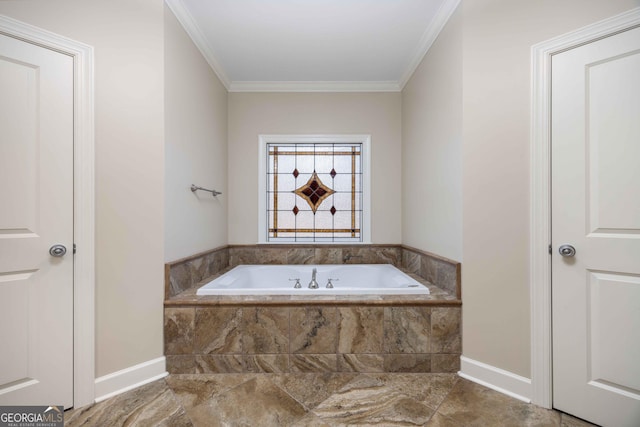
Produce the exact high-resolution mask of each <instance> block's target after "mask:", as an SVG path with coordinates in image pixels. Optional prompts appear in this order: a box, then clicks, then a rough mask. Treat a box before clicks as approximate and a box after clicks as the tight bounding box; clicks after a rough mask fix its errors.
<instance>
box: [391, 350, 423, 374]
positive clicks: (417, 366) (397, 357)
mask: <svg viewBox="0 0 640 427" xmlns="http://www.w3.org/2000/svg"><path fill="white" fill-rule="evenodd" d="M384 371H385V372H415V373H428V372H431V355H430V354H385V355H384Z"/></svg>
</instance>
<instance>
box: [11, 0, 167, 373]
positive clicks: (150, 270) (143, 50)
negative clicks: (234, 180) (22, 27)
mask: <svg viewBox="0 0 640 427" xmlns="http://www.w3.org/2000/svg"><path fill="white" fill-rule="evenodd" d="M0 13H1V14H3V15H7V16H10V17H12V18H15V19H18V20H21V21H23V22H26V23H29V24H32V25H35V26H38V27H41V28H44V29H46V30H50V31H53V32H55V33H58V34H61V35H63V36H66V37H69V38H72V39H74V40H77V41H80V42H83V43H87V44H89V45H92V46H94V48H95V129H96V133H95V143H96V275H97V277H96V376H102V375H105V374H108V373H111V372H114V371H117V370H120V369H123V368H127V367H130V366H132V365H135V364H137V363H141V362H144V361H147V360H150V359H154V358H156V357H160V356H162V352H163V348H162V300H163V268H162V266H163V259H164V258H163V248H164V242H163V236H164V232H163V216H164V215H163V212H164V209H163V208H164V206H163V192H164V172H163V167H164V126H163V120H164V114H163V106H164V90H163V85H164V76H163V69H164V62H163V19H164V18H163V2H162V0H136V1H131V0H94V1H84V0H57V1H50V0H32V1H2V2H0ZM79 250H82V248H79Z"/></svg>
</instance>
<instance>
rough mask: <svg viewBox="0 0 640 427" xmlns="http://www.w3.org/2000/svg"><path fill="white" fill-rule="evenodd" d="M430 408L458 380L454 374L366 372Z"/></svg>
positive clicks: (446, 393) (440, 401)
mask: <svg viewBox="0 0 640 427" xmlns="http://www.w3.org/2000/svg"><path fill="white" fill-rule="evenodd" d="M367 375H368V376H369V377H372V378H375V379H377V380H379V381H382V382H383V383H384V384H385V385H386V386H388V387H391V388H394V389H396V390H398V391H400V392H402V393H404V394H405V395H407V396H409V397H411V398H412V399H415V400H417V401H419V402H422V403H423V404H425V405H427V406H429V407H430V408H437V407H438V406H440V404H441V403H442V402H443V401H444V399H445V398H446V397H447V395H448V394H449V393H450V392H451V390H452V389H453V387H454V386H455V384H456V383H457V382H458V376H457V375H456V374H428V373H408V374H403V373H384V374H367Z"/></svg>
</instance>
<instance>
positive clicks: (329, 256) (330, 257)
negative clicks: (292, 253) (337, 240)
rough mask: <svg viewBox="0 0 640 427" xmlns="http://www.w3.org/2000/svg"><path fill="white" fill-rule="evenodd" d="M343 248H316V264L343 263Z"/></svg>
mask: <svg viewBox="0 0 640 427" xmlns="http://www.w3.org/2000/svg"><path fill="white" fill-rule="evenodd" d="M342 256H343V255H342V249H341V248H316V249H315V257H314V259H315V262H314V264H342Z"/></svg>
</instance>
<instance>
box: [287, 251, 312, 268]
mask: <svg viewBox="0 0 640 427" xmlns="http://www.w3.org/2000/svg"><path fill="white" fill-rule="evenodd" d="M285 256H286V258H285V259H286V264H317V263H316V262H315V249H314V248H299V249H295V248H294V249H287V252H286V255H285Z"/></svg>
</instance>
